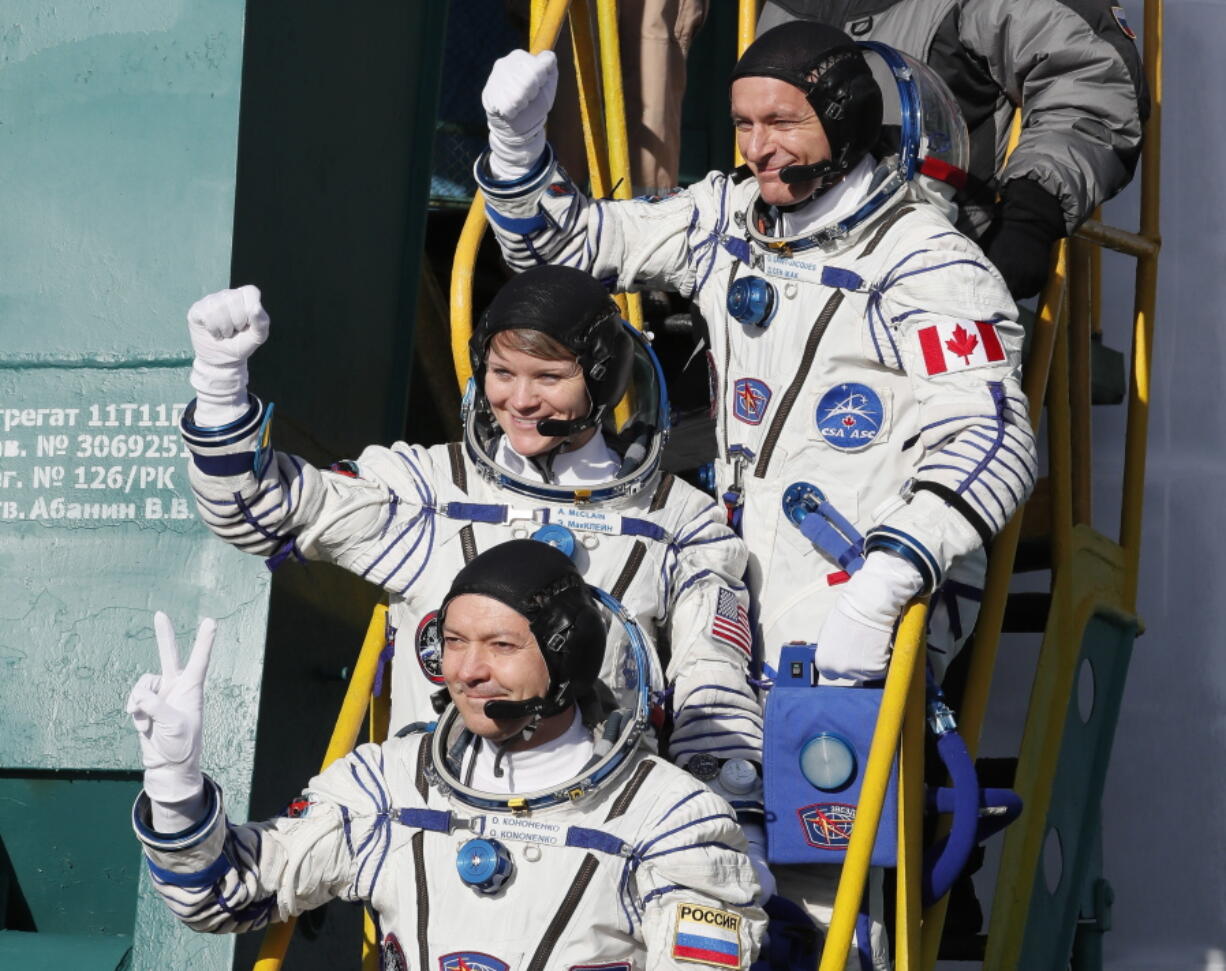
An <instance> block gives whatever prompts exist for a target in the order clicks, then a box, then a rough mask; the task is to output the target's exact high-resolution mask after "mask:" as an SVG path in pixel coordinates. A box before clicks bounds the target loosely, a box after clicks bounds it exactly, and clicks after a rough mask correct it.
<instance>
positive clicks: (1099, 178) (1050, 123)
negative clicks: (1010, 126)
mask: <svg viewBox="0 0 1226 971" xmlns="http://www.w3.org/2000/svg"><path fill="white" fill-rule="evenodd" d="M1113 9H1119V8H1113V7H1112V6H1111V5H1110V4H1109V3H1107V2H1104V0H1030V2H1027V3H1015V2H1011V0H966V2H965V3H964V4H963V7H962V10H961V17H960V22H959V28H958V29H959V40H960V42H961V44H962V45H963V46H964V47H965V48H966V49H967V50H968V51H970V52H971V53H972V54H974V55H976V56H977V57H980V58H982V59H983V61H984V62H985V63H986V67H987V70H988V71H989V72H990V73H991V75H992V77H993V78H994V79H995V80H996V82H997V84H999V85H1000V87H1001V89H1002V90H1003V91H1004V92H1005V94H1006V96H1007V97H1008V98H1009V100H1010V101H1012V102H1013V103H1014V104H1020V105H1021V106H1022V122H1023V128H1022V136H1021V140H1020V141H1019V143H1018V146H1017V148H1016V149H1015V150H1014V152H1013V155H1012V156H1011V157H1010V159H1009V164H1008V166H1007V167H1006V168H1005V170H1004V172H1003V173H1002V174H1001V179H1000V181H1001V184H1004V183H1007V182H1009V181H1012V180H1013V179H1023V178H1029V179H1033V180H1034V181H1035V182H1037V183H1038V184H1039V185H1041V186H1042V187H1043V188H1044V189H1045V190H1046V191H1047V192H1049V193H1050V194H1051V195H1052V196H1054V197H1055V198H1056V199H1058V200H1059V201H1060V205H1061V208H1062V209H1063V212H1064V218H1065V224H1066V228H1067V229H1068V231H1069V232H1070V233H1071V232H1073V231H1074V230H1075V229H1076V228H1077V227H1078V226H1079V225H1080V224H1081V223H1082V222H1083V221H1084V220H1085V219H1086V218H1087V217H1088V216H1089V214H1090V213H1091V212H1092V211H1093V209H1094V208H1095V207H1096V206H1098V205H1099V204H1100V203H1101V202H1103V201H1104V200H1106V199H1109V198H1110V197H1111V196H1113V195H1115V193H1117V192H1119V191H1120V189H1122V188H1123V187H1124V186H1125V185H1126V184H1127V183H1128V181H1129V179H1131V178H1132V174H1133V171H1134V170H1135V168H1136V163H1137V157H1138V154H1139V152H1140V146H1141V126H1142V123H1143V122H1144V119H1145V117H1146V116H1147V115H1148V113H1149V101H1148V93H1147V91H1146V89H1145V82H1144V76H1143V74H1142V70H1141V59H1140V55H1139V54H1138V53H1137V49H1136V45H1135V44H1134V42H1133V40H1132V38H1130V37H1129V36H1128V35H1127V34H1125V32H1124V30H1125V24H1126V22H1124V23H1123V24H1122V23H1121V21H1120V20H1119V19H1118V17H1122V12H1121V13H1120V14H1119V15H1117V14H1115V13H1113ZM1005 144H1006V139H1005V137H1004V133H1002V135H1001V137H1000V138H999V139H998V162H999V161H1000V160H1001V158H1003V148H1004V146H1005Z"/></svg>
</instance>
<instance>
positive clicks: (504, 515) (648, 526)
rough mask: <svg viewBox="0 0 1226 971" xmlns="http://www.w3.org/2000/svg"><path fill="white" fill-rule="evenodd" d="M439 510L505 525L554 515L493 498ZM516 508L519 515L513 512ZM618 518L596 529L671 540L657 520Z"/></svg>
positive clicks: (546, 519)
mask: <svg viewBox="0 0 1226 971" xmlns="http://www.w3.org/2000/svg"><path fill="white" fill-rule="evenodd" d="M438 512H439V513H440V514H441V515H443V516H445V517H446V518H448V519H458V520H462V521H464V522H470V523H491V524H493V525H503V524H505V523H509V522H511V521H512V520H513V519H523V520H524V521H525V522H528V521H530V522H535V523H539V524H541V525H544V524H547V523H549V522H551V521H552V519H553V518H554V517H553V516H551V513H552V512H553V511H552V510H550V509H548V508H539V509H532V510H512V508H511V507H510V506H508V505H505V504H503V503H492V502H446V503H443V504H442V505H441V506H440V507H439V508H438ZM513 512H514V513H515V515H512V513H513ZM617 519H618V521H619V526H618V528H617V529H616V530H605V529H593V530H592V532H595V533H601V534H605V535H615V536H636V537H642V538H644V539H651V540H655V541H656V542H659V543H666V542H668V538H669V537H668V532H667V531H666V530H665V529H664V527H663V526H661V525H659V524H658V523H653V522H652V521H651V520H650V519H636V518H634V517H633V516H620V515H619V516H617ZM566 522H567V524H568V525H570V524H572V520H570V519H569V518H566Z"/></svg>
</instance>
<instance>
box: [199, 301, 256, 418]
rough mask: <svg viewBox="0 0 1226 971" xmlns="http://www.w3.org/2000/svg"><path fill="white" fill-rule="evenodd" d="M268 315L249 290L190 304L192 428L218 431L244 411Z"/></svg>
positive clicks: (240, 415) (239, 416)
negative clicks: (250, 365) (250, 361)
mask: <svg viewBox="0 0 1226 971" xmlns="http://www.w3.org/2000/svg"><path fill="white" fill-rule="evenodd" d="M268 323H269V321H268V314H267V313H265V311H264V308H263V307H262V306H261V305H260V291H259V290H258V289H257V288H256V287H253V286H251V285H247V286H245V287H239V288H238V289H237V290H219V291H218V292H217V293H210V294H209V295H208V296H207V297H203V298H202V299H200V300H197V301H196V302H195V303H194V304H192V306H191V309H190V310H189V311H188V312H187V332H188V334H189V335H191V339H192V350H194V351H195V352H196V360H195V361H194V362H193V364H192V377H191V382H192V387H193V388H195V389H196V424H197V425H198V426H200V427H201V428H217V427H219V426H221V425H225V424H228V423H229V422H232V421H234V420H236V419H238V418H241V417H242V416H243V413H244V412H246V410H247V358H249V357H250V356H251V355H252V354H254V353H255V349H256V348H257V347H259V346H260V345H261V344H263V343H264V341H265V339H266V338H267V337H268Z"/></svg>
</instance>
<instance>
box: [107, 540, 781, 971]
mask: <svg viewBox="0 0 1226 971" xmlns="http://www.w3.org/2000/svg"><path fill="white" fill-rule="evenodd" d="M546 549H547V547H546V546H545V545H544V544H540V543H535V542H532V541H520V542H518V543H512V544H509V548H508V547H499V548H496V549H495V550H494V551H493V556H492V558H491V554H485V555H483V556H482V557H479V558H478V559H477V560H475V561H474V563H473V564H472V565H471V567H470V568H466V569H465V570H464V571H463V572H462V573H461V574H460V575H459V576H457V577H456V584H455V586H453V588H452V590H451V595H450V596H449V597H448V599H447V601H445V602H443V606H442V608H441V611H442V612H444V613H445V612H446V611H447V610H448V605H449V604H451V603H452V602H453V600H454V598H455V597H456V596H457V595H462V594H465V593H478V594H479V595H480V596H482V597H492V598H494V599H495V600H499V601H502V602H503V603H505V604H507V605H508V606H511V607H512V609H513V610H515V612H516V613H521V616H522V618H527V619H528V620H529V621H530V624H531V630H532V632H533V633H534V635H535V643H534V644H531V643H530V646H529V649H530V650H532V651H534V652H535V651H537V648H536V646H535V644H540V643H541V642H542V641H545V642H546V643H548V644H550V645H551V647H550V648H548V649H541V650H540V652H539V653H540V655H543V656H544V657H545V660H546V666H547V667H548V670H549V680H548V684H549V688H548V691H547V697H535V698H530V699H527V700H525V701H513V702H512V701H505V700H504V701H500V702H497V704H501V705H503V706H504V711H503V713H501V714H499V715H497V716H488V717H495V718H510V717H512V716H510V715H508V714H506V713H507V712H509V711H517V712H520V713H523V712H528V711H533V712H535V713H536V715H537V719H538V720H536V721H535V722H533V724H535V725H541V726H544V725H546V724H547V722H543V721H540V720H539V718H540V716H542V715H543V716H545V717H548V716H549V715H556V716H557V717H558V718H560V719H563V720H564V721H565V722H566V724H568V725H569V728H568V729H567V730H566V731H565V732H564V733H563V734H561V735H559V736H557V737H556V738H553V739H551V740H550V741H547V742H545V743H544V744H542V745H540V746H539V747H538V748H527V749H522V750H519V749H517V750H511V748H510V747H508V748H505V749H504V748H503V747H502V745H503V744H507V743H496V742H491V741H489V737H490V736H489V735H487V734H483V735H478V734H475V732H480V731H481V729H480V728H479V727H477V726H476V725H474V726H473V728H474V731H470V730H469V728H468V727H467V726H468V725H469V724H471V722H470V715H469V714H468V711H467V710H466V711H464V712H461V711H460V710H458V709H457V707H456V706H454V705H453V706H451V707H449V708H448V709H447V710H446V711H445V712H444V714H443V716H442V718H441V720H440V722H439V724H438V727H437V729H436V730H435V731H433V732H431V733H410V734H407V735H405V736H404V737H397V738H393V739H391V740H389V741H388V742H386V743H385V744H383V745H364V746H361V747H360V748H358V749H357V750H355V751H354V752H353V753H351V754H350V755H348V756H346V757H344V758H342V759H340V760H338V761H337V762H335V763H334V764H333V765H332V766H330V767H329V768H327V769H326V770H325V771H324V772H322V773H321V774H320V775H319V776H317V777H316V778H315V779H313V780H312V781H311V782H310V783H309V785H308V786H307V788H306V790H305V791H304V792H303V794H302V795H301V796H300V797H299V798H298V799H296V800H295V801H294V802H292V803H291V804H290V806H289V808H288V809H287V810H286V814H285V815H283V816H282V817H280V818H276V819H273V820H269V821H266V822H261V823H247V824H244V825H233V824H231V823H229V822H228V821H227V820H226V818H225V814H224V811H223V807H222V801H221V793H220V790H219V788H218V787H217V786H216V785H215V784H213V783H211V782H206V780H204V779H203V777H202V776H199V775H197V776H196V779H195V781H194V782H192V783H188V784H187V785H185V786H180V788H181V789H191V788H196V789H197V790H200V789H203V792H202V793H201V797H200V798H199V799H198V800H197V802H196V805H195V808H194V810H193V811H192V812H191V813H190V816H191V817H194V818H195V822H194V823H193V824H192V825H191V826H190V827H188V828H186V829H184V830H183V831H181V832H177V833H175V834H174V835H172V836H170V835H165V834H164V833H162V832H159V831H158V830H159V829H160V828H164V827H165V826H166V825H167V824H166V823H165V821H164V820H165V816H164V813H165V811H166V810H165V806H164V805H163V804H162V803H161V802H160V801H159V794H161V798H167V797H166V796H165V795H164V793H165V791H166V785H165V782H166V780H165V779H164V778H162V775H164V774H165V773H166V772H167V771H171V772H175V773H180V774H181V770H178V769H177V768H173V767H172V768H171V769H170V770H167V768H166V767H164V766H163V765H162V764H161V756H160V754H159V745H160V744H164V741H165V739H166V738H167V737H169V735H172V734H173V727H174V726H173V718H174V713H173V712H172V713H170V716H169V718H168V717H167V713H166V711H165V708H163V707H160V706H159V704H158V702H157V700H156V699H155V698H153V697H152V695H150V694H149V693H147V692H144V693H142V691H141V685H140V684H138V687H137V689H134V692H133V701H131V702H130V703H129V710H130V711H132V712H133V713H134V715H135V716H136V717H137V719H138V727H140V721H139V719H141V718H144V719H146V732H144V733H142V735H141V741H142V754H143V755H144V757H145V763H146V766H147V768H146V793H142V795H141V797H140V798H139V799H138V801H137V804H136V806H135V807H134V824H135V828H136V832H137V835H138V837H139V838H140V840H141V842H142V843H143V844H144V847H145V852H146V855H147V857H148V862H149V868H150V871H151V874H152V876H153V882H154V885H155V887H156V888H157V890H158V892H159V893H160V894H161V896H162V897H163V899H164V900H165V901H166V903H167V904H168V906H169V907H170V908H171V910H172V911H173V912H174V913H175V914H176V915H177V916H178V917H179V918H180V919H181V920H183V921H184V922H185V923H187V924H188V925H189V926H191V927H193V928H195V929H197V930H201V931H211V932H218V931H244V930H249V929H258V928H260V927H263V926H264V925H266V924H268V923H270V922H276V921H280V920H284V919H286V918H288V917H289V916H291V915H294V914H298V913H301V912H302V911H304V910H307V909H310V908H312V907H315V906H318V905H320V904H322V903H324V902H325V901H327V900H330V899H332V898H337V897H339V898H342V899H346V900H353V901H362V902H365V903H367V904H368V905H369V906H370V907H371V908H372V909H373V910H374V911H375V913H376V914H377V918H378V927H379V935H380V947H381V954H382V963H381V967H383V968H387V969H405V971H407V969H408V968H410V967H415V968H416V967H420V968H430V969H434V968H438V969H441V971H458V969H462V968H468V969H472V971H476V969H482V971H510V969H512V968H514V969H517V971H518V969H541V971H543V969H555V968H567V969H587V968H595V967H599V968H604V969H611V968H621V969H625V971H629V969H631V968H648V969H657V968H661V969H662V968H687V967H688V968H692V967H695V966H715V967H727V968H746V967H748V966H749V964H750V963H751V961H752V960H753V957H754V954H755V952H756V950H757V947H758V943H759V940H760V938H761V935H762V931H763V926H764V923H765V922H764V916H763V913H762V911H761V910H760V909H759V908H758V907H757V906H756V905H755V904H754V900H755V896H756V894H757V893H758V891H759V888H758V884H757V881H756V879H755V876H754V869H753V867H752V866H751V864H750V862H749V859H748V858H747V857H746V855H745V841H744V837H743V836H742V834H741V832H740V829H739V827H738V825H737V823H736V820H735V818H734V816H733V814H732V812H731V810H730V807H729V806H728V804H727V803H726V802H724V801H723V800H722V799H720V798H719V797H718V796H716V795H715V794H714V793H712V792H711V791H710V790H709V789H707V788H706V787H705V786H703V785H702V784H701V783H699V782H697V781H696V780H695V779H694V778H693V777H692V776H690V775H689V774H688V773H686V772H683V771H682V770H680V769H678V768H676V767H675V766H673V765H670V764H669V763H667V762H664V761H661V760H660V759H657V758H655V757H654V756H651V755H649V754H647V752H646V751H645V750H644V749H643V748H642V746H641V744H640V741H641V737H642V734H643V732H644V729H645V727H646V724H647V718H648V713H647V709H648V706H649V700H648V699H649V694H648V691H647V687H646V676H647V673H648V664H649V662H648V655H649V653H650V646H649V645H648V644H647V643H646V641H645V639H644V638H643V636H642V634H641V632H639V631H638V629H637V625H635V624H634V622H633V621H632V619H631V618H630V617H629V615H628V614H624V613H619V612H617V611H618V610H619V608H618V606H617V605H616V603H615V601H613V600H612V599H611V598H608V597H607V595H605V596H602V597H601V602H602V603H604V605H605V606H606V607H608V608H610V609H611V610H612V611H613V612H614V613H613V616H614V617H616V618H617V619H618V620H620V622H621V623H622V624H624V625H625V630H626V632H627V634H628V635H629V636H628V638H626V639H624V640H623V641H622V644H623V649H622V650H621V651H620V652H619V657H618V658H617V659H616V661H617V664H618V666H620V667H622V668H624V669H625V670H627V671H630V672H633V674H634V675H635V676H634V677H628V678H627V679H625V681H624V683H623V685H622V687H621V689H620V690H616V691H614V690H611V689H607V688H605V689H603V694H601V692H599V691H598V692H597V693H595V694H593V693H592V687H593V685H592V680H591V678H592V676H593V674H594V672H595V670H596V666H598V665H599V652H600V647H599V645H600V641H601V636H602V634H603V631H602V630H601V627H600V625H601V619H600V616H599V614H598V613H597V608H596V607H595V606H594V603H593V600H592V595H591V594H590V593H589V592H588V591H587V589H586V588H585V587H584V585H583V583H582V581H581V580H580V579H579V578H578V575H577V574H576V573H575V571H574V567H573V566H572V565H571V564H569V563H568V562H567V561H566V560H565V558H564V557H562V556H561V554H559V553H557V552H556V551H554V550H548V553H549V557H548V558H547V559H546V561H545V565H544V568H541V566H540V563H541V560H540V557H541V552H542V551H543V550H546ZM554 559H556V560H557V561H560V564H561V565H560V567H559V565H558V563H557V562H549V560H554ZM559 578H560V579H559ZM542 580H543V582H542ZM537 588H539V589H537ZM546 593H547V594H548V595H547V596H545V594H546ZM598 596H600V595H598ZM577 597H581V598H582V600H583V601H585V602H586V608H585V609H586V611H587V612H589V615H588V616H584V610H585V609H584V608H583V607H581V606H577V600H576V599H575V598H577ZM470 599H471V598H470ZM519 608H522V611H521V610H520V609H519ZM451 609H453V610H454V609H455V608H451ZM593 617H594V618H595V619H594V626H593V620H592V618H593ZM167 626H168V625H167ZM453 628H454V630H455V631H456V636H457V638H458V639H459V640H465V639H466V638H468V637H469V636H470V635H469V632H470V631H473V630H475V629H476V628H473V627H466V628H460V627H459V626H457V625H453V624H452V623H451V622H450V621H449V622H448V633H449V635H450V634H451V633H452V630H453ZM500 629H501V628H500ZM525 629H528V628H527V627H525ZM550 631H552V632H553V634H550V633H549V632H550ZM593 633H594V636H593ZM171 636H172V637H173V632H172V634H171ZM481 636H484V635H481ZM500 636H502V635H500ZM448 643H449V644H450V643H451V640H450V638H449V641H448ZM172 644H173V641H172ZM198 649H199V645H197V652H198ZM451 649H453V648H450V647H449V648H448V650H451ZM455 649H457V650H459V649H461V648H455ZM463 649H464V650H473V649H474V648H473V647H472V646H471V642H470V644H469V646H468V647H466V648H463ZM497 650H505V648H502V647H500V648H497ZM172 651H173V646H172ZM197 652H193V659H192V661H189V663H188V666H187V668H186V669H185V671H188V670H190V669H191V668H192V667H193V665H194V666H195V667H197V668H200V667H201V665H200V664H199V663H197V661H196V657H195V655H196V653H197ZM174 653H175V654H177V652H174ZM583 655H588V656H590V657H591V658H592V659H593V664H592V665H590V666H587V662H586V661H585V660H584V658H583ZM163 657H164V658H165V652H163ZM205 663H207V659H206V661H205ZM164 664H165V661H164ZM502 670H503V671H504V672H505V671H506V670H507V669H506V668H505V667H504V668H503V669H502ZM466 676H467V675H466V674H465V673H464V672H461V673H459V674H454V675H453V677H454V678H456V679H458V681H457V682H456V683H452V682H449V685H448V687H449V690H450V691H452V693H453V698H454V697H456V696H457V695H456V692H457V691H458V692H459V694H460V695H462V694H463V692H464V691H465V690H466V689H465V688H464V687H463V686H460V687H457V684H458V683H459V681H462V680H463V678H464V677H466ZM148 678H151V676H149V675H147V676H146V679H148ZM502 682H503V684H504V685H505V686H506V687H508V688H510V687H513V685H512V683H511V682H508V681H507V680H506V679H505V678H503V679H502ZM143 683H144V684H146V685H147V686H148V687H149V688H150V689H153V690H161V689H159V685H158V683H157V682H156V681H152V682H150V681H143ZM165 683H166V682H165V676H163V681H162V687H163V688H164V686H165ZM559 685H562V686H563V687H561V688H560V687H559ZM559 692H560V693H561V697H559ZM201 696H202V693H201ZM598 696H600V697H603V698H604V699H607V700H603V701H601V700H597V698H598ZM175 707H176V709H177V710H179V711H183V712H191V711H192V710H193V704H192V703H191V702H190V701H188V702H184V700H183V699H180V700H179V701H178V703H177V704H176V705H175ZM194 710H195V712H196V715H197V719H198V712H199V705H198V702H197V703H196V706H195V708H194ZM485 711H486V712H489V711H491V708H489V707H487V708H486V709H485ZM154 712H158V714H154ZM580 712H582V716H581V715H580ZM572 713H573V714H572ZM159 716H161V724H162V725H163V726H164V727H166V728H167V729H169V730H170V731H169V732H168V734H166V735H163V736H162V738H161V739H159V736H158V731H157V729H158V722H159ZM516 717H518V716H516ZM148 722H152V723H153V730H152V731H151V732H150V731H148V724H147V723H148ZM197 724H198V720H197ZM514 724H518V722H515V723H514ZM589 726H592V727H589ZM593 728H594V730H593ZM198 737H199V736H198V733H197V736H196V738H197V743H196V747H197V749H198ZM512 737H513V738H518V737H519V736H518V735H513V736H512ZM198 758H199V753H198V751H197V753H196V759H197V762H198ZM171 798H173V796H172V797H171ZM159 813H160V814H162V815H159ZM172 825H177V823H172Z"/></svg>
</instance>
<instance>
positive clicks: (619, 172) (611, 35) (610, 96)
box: [596, 0, 643, 424]
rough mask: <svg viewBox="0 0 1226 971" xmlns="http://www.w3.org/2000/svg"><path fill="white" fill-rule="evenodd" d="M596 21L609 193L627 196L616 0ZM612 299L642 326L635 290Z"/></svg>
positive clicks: (600, 5) (603, 5)
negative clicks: (602, 86) (610, 186)
mask: <svg viewBox="0 0 1226 971" xmlns="http://www.w3.org/2000/svg"><path fill="white" fill-rule="evenodd" d="M596 22H597V24H598V25H599V32H600V76H601V79H602V81H603V82H604V113H605V133H606V136H607V138H608V152H609V178H611V179H612V180H613V191H612V197H613V198H614V199H629V198H630V197H631V196H633V195H634V184H633V181H632V180H631V177H630V136H629V133H628V132H627V130H626V96H625V87H624V85H623V83H622V62H621V41H620V39H619V37H618V30H617V0H596ZM614 299H615V300H617V304H618V306H619V307H621V309H622V313H623V314H624V315H625V317H626V319H627V320H628V321H630V324H631V325H632V326H633V327H634V329H635V330H642V329H643V298H642V297H641V296H640V295H639V294H637V293H626V294H618V295H617V296H616V297H614ZM628 415H629V410H628V408H627V407H626V405H625V402H621V403H620V404H619V414H618V415H617V420H618V423H619V424H620V423H621V422H622V421H624V420H625V418H626V417H628Z"/></svg>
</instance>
